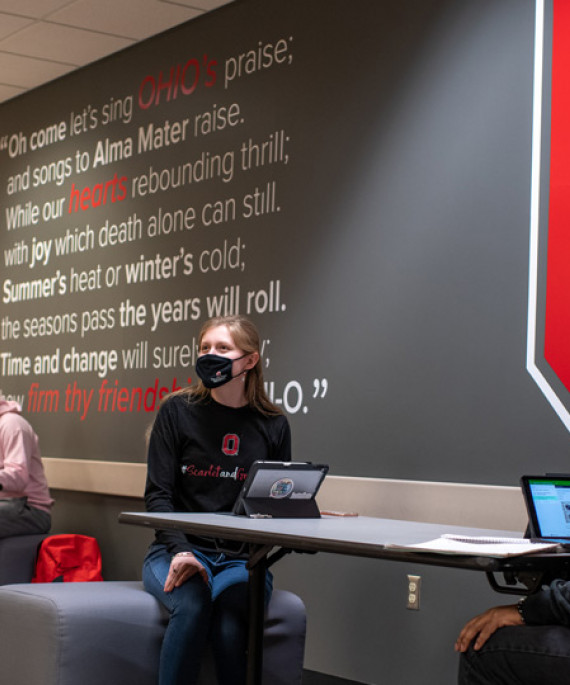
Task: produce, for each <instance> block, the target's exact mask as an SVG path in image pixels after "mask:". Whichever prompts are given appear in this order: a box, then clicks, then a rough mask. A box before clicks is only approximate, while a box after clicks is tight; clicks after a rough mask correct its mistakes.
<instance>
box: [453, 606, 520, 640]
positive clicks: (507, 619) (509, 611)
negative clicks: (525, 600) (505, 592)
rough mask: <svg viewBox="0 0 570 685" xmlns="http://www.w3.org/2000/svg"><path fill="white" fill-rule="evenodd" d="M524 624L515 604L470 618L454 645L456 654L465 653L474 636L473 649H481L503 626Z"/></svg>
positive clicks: (489, 610)
mask: <svg viewBox="0 0 570 685" xmlns="http://www.w3.org/2000/svg"><path fill="white" fill-rule="evenodd" d="M522 625H524V622H523V620H522V616H521V615H520V613H519V610H518V609H517V605H516V604H512V605H508V606H500V607H493V608H492V609H488V610H487V611H486V612H485V613H484V614H480V615H479V616H475V618H472V619H471V620H470V621H469V622H468V623H467V624H466V625H465V627H464V628H463V630H462V631H461V632H460V633H459V637H458V638H457V642H456V643H455V651H456V652H466V651H467V648H468V647H469V645H470V644H471V641H472V640H473V638H474V637H475V636H477V639H476V640H475V643H474V645H473V649H476V650H477V649H481V647H482V646H483V645H484V644H485V642H487V640H488V639H489V638H490V637H491V635H492V634H493V633H494V632H495V631H496V630H498V629H499V628H502V627H503V626H522Z"/></svg>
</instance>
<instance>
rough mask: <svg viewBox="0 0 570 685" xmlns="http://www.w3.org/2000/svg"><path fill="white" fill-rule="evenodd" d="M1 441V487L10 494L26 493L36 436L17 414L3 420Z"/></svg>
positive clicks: (0, 430) (0, 431)
mask: <svg viewBox="0 0 570 685" xmlns="http://www.w3.org/2000/svg"><path fill="white" fill-rule="evenodd" d="M0 441H1V443H2V452H3V455H4V458H3V465H2V467H1V468H0V486H1V487H2V489H3V490H6V491H8V492H24V491H25V489H26V487H27V485H28V482H29V479H30V472H29V464H30V459H31V456H32V453H33V449H34V444H35V436H34V434H33V432H32V431H30V430H29V428H28V425H27V423H24V421H23V420H22V419H21V418H20V416H18V415H17V414H14V415H9V414H6V415H5V416H4V417H3V419H2V428H1V429H0Z"/></svg>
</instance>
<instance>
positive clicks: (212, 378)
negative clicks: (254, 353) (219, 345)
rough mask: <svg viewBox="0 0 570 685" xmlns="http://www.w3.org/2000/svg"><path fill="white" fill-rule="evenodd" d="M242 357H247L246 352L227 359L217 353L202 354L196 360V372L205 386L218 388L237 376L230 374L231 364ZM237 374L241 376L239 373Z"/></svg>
mask: <svg viewBox="0 0 570 685" xmlns="http://www.w3.org/2000/svg"><path fill="white" fill-rule="evenodd" d="M244 357H247V354H242V356H241V357H238V358H237V359H229V358H228V357H221V356H220V355H217V354H204V355H202V356H201V357H198V359H197V360H196V373H197V374H198V376H199V377H200V379H201V381H202V383H203V384H204V385H205V386H206V387H207V388H219V387H220V386H221V385H225V384H226V383H229V382H230V381H231V380H232V379H234V378H237V376H232V365H233V363H234V362H237V361H238V360H239V359H243V358H244ZM242 373H244V372H243V371H242ZM237 375H238V376H241V373H238V374H237Z"/></svg>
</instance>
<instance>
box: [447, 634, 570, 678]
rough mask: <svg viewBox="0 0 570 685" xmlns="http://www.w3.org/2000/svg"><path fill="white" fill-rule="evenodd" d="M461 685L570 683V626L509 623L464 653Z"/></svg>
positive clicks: (460, 668)
mask: <svg viewBox="0 0 570 685" xmlns="http://www.w3.org/2000/svg"><path fill="white" fill-rule="evenodd" d="M458 683H459V685H544V684H545V683H548V685H568V683H570V628H565V627H563V626H508V627H505V628H500V629H499V630H497V632H496V633H494V634H493V635H492V636H491V637H490V638H489V640H488V641H487V642H486V643H485V644H484V645H483V647H482V648H481V649H480V650H479V651H478V652H476V651H475V650H473V649H469V650H468V651H467V652H465V654H462V655H461V661H460V663H459V679H458Z"/></svg>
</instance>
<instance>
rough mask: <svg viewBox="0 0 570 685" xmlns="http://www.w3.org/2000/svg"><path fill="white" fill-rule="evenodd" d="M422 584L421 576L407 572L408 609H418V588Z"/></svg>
mask: <svg viewBox="0 0 570 685" xmlns="http://www.w3.org/2000/svg"><path fill="white" fill-rule="evenodd" d="M421 586H422V577H421V576H412V575H410V574H408V604H407V608H408V609H413V610H414V611H419V610H420V588H421Z"/></svg>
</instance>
